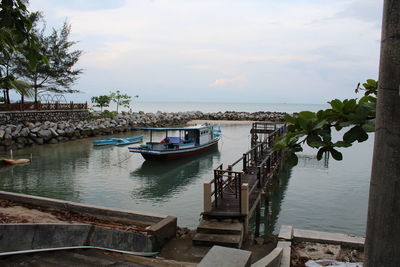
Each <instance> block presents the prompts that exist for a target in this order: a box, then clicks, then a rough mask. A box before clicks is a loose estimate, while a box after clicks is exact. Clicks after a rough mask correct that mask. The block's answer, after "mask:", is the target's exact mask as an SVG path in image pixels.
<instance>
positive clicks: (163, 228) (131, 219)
mask: <svg viewBox="0 0 400 267" xmlns="http://www.w3.org/2000/svg"><path fill="white" fill-rule="evenodd" d="M0 199H3V200H9V201H13V202H17V203H25V204H29V205H33V206H38V207H43V208H50V209H58V210H62V211H68V212H76V213H79V214H85V215H90V216H92V217H95V218H97V219H100V220H105V221H109V222H118V223H122V224H126V225H133V226H139V227H147V228H146V233H132V232H129V233H130V235H129V236H127V235H126V234H123V233H124V232H125V231H122V232H120V231H119V230H114V231H115V232H114V233H113V237H110V238H117V239H124V240H125V239H129V238H132V236H135V240H138V239H140V237H139V236H146V238H145V239H143V240H147V241H146V242H150V241H151V248H152V249H155V250H158V249H160V248H161V247H162V246H163V245H164V244H165V243H166V242H168V240H169V239H171V238H172V237H174V236H175V233H176V228H177V218H176V217H173V216H156V215H150V214H142V213H134V212H131V211H127V210H117V209H111V208H106V207H98V206H92V205H85V204H79V203H74V202H69V201H63V200H56V199H50V198H45V197H38V196H30V195H24V194H18V193H10V192H4V191H0ZM96 229H97V230H96V231H97V232H98V235H105V233H104V232H102V231H101V230H99V229H98V228H96ZM0 233H1V232H0ZM107 233H110V232H107ZM117 239H116V240H115V241H113V244H115V243H116V242H117ZM143 240H142V241H143ZM98 242H100V241H98ZM105 242H106V241H105ZM107 242H108V241H107ZM107 242H106V243H105V244H108V243H107ZM146 246H148V245H146Z"/></svg>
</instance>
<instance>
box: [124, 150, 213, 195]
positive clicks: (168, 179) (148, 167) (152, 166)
mask: <svg viewBox="0 0 400 267" xmlns="http://www.w3.org/2000/svg"><path fill="white" fill-rule="evenodd" d="M219 158H220V152H219V151H218V149H217V148H216V149H213V150H210V151H206V152H203V153H201V154H199V155H195V156H191V157H189V158H183V159H179V160H172V161H144V162H143V164H142V166H140V167H139V168H138V169H136V170H135V171H133V172H131V178H132V179H134V180H135V181H136V182H140V183H141V185H140V186H139V187H138V188H135V189H134V191H132V198H150V199H157V200H161V199H165V198H168V197H170V196H172V195H173V194H176V193H178V192H179V191H180V190H181V189H182V188H184V187H185V186H186V185H188V184H190V183H191V182H192V181H193V180H195V179H196V178H198V177H200V176H201V175H203V174H204V173H209V172H210V169H212V167H213V165H214V162H215V161H218V160H219Z"/></svg>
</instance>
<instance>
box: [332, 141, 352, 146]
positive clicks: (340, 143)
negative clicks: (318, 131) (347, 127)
mask: <svg viewBox="0 0 400 267" xmlns="http://www.w3.org/2000/svg"><path fill="white" fill-rule="evenodd" d="M333 146H335V147H350V146H351V143H347V142H345V141H337V142H336V143H334V144H333Z"/></svg>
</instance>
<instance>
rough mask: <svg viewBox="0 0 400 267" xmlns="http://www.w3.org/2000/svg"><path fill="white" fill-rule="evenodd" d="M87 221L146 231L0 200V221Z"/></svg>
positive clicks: (135, 228)
mask: <svg viewBox="0 0 400 267" xmlns="http://www.w3.org/2000/svg"><path fill="white" fill-rule="evenodd" d="M60 222H64V223H72V222H74V223H77V222H78V223H87V224H94V225H98V226H104V227H112V228H116V229H121V230H124V231H141V232H145V231H147V230H146V229H145V228H144V227H145V226H143V225H142V226H135V225H127V224H122V223H118V222H114V221H105V220H101V219H98V218H96V217H93V216H90V215H85V214H80V213H76V212H69V211H63V210H57V209H50V208H49V209H46V208H43V207H36V206H32V205H29V204H21V203H14V202H11V201H7V200H0V223H60Z"/></svg>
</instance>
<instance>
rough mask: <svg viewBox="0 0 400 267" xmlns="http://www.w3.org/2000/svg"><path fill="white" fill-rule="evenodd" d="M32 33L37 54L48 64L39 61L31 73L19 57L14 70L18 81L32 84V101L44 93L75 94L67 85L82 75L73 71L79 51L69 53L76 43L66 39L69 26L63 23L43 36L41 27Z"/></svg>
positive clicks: (77, 71) (78, 71) (79, 70)
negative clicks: (35, 38)
mask: <svg viewBox="0 0 400 267" xmlns="http://www.w3.org/2000/svg"><path fill="white" fill-rule="evenodd" d="M35 25H37V23H36V24H35ZM35 32H36V35H37V38H38V41H39V43H40V51H41V52H42V53H43V54H44V55H46V57H47V59H48V64H43V63H40V62H39V64H38V65H37V67H36V69H35V70H31V69H30V68H29V67H28V64H27V61H26V59H25V57H19V60H18V61H17V64H16V65H17V68H16V71H15V72H16V74H17V75H19V77H20V78H21V79H23V80H25V81H27V82H29V83H30V84H31V85H32V87H33V89H34V91H35V102H37V100H38V95H39V94H40V93H42V92H44V91H47V92H55V93H76V92H79V91H78V90H73V89H71V86H72V85H73V84H74V82H75V81H76V80H77V79H78V77H79V75H80V74H81V73H82V69H74V65H75V64H76V63H77V62H78V60H79V57H80V56H81V54H82V51H80V50H74V51H70V49H71V47H72V46H73V45H74V44H76V42H73V41H69V40H68V38H69V34H70V32H71V26H70V25H69V24H68V23H67V22H64V24H63V26H62V27H61V28H60V29H59V30H56V29H53V31H52V33H51V34H50V35H49V36H45V35H44V28H43V29H41V30H39V29H37V26H36V29H35Z"/></svg>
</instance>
